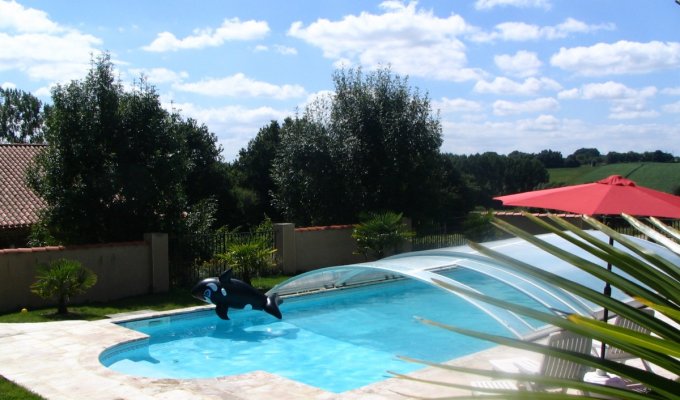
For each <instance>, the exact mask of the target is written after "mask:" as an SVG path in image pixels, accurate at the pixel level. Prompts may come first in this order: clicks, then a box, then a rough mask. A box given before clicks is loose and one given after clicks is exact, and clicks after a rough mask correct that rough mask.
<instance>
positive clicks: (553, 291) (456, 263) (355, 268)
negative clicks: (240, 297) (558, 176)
mask: <svg viewBox="0 0 680 400" xmlns="http://www.w3.org/2000/svg"><path fill="white" fill-rule="evenodd" d="M588 232H589V233H590V234H591V235H593V236H594V237H596V238H598V239H600V240H602V241H604V242H606V241H608V237H607V236H606V235H605V234H603V233H602V232H599V231H588ZM538 237H539V238H541V239H543V240H544V241H546V242H548V243H550V244H553V245H557V246H559V247H560V248H562V249H563V250H566V251H568V252H570V253H572V254H574V255H577V256H580V257H582V258H584V259H587V260H589V261H592V262H594V263H598V264H603V262H602V261H601V260H599V259H597V258H595V257H594V256H592V255H590V254H589V253H587V252H585V251H584V250H582V249H580V248H578V247H577V246H575V245H573V244H571V243H569V242H567V241H565V240H564V239H561V238H560V237H559V236H557V235H555V234H552V233H551V234H544V235H538ZM629 239H631V240H633V241H635V242H636V243H638V244H639V245H641V246H643V247H645V248H647V249H648V250H650V251H653V252H655V253H657V254H659V255H661V256H663V257H664V258H666V259H668V260H669V261H671V262H673V263H675V264H676V265H680V257H678V256H677V255H676V254H674V253H672V252H670V251H669V250H668V249H666V248H665V247H662V246H659V245H656V244H654V243H652V242H649V241H646V240H643V239H639V238H634V237H629ZM484 246H485V247H488V248H490V249H492V250H495V251H497V252H501V253H503V254H505V255H507V256H510V257H512V258H515V259H517V260H520V261H523V262H525V263H527V264H530V265H533V266H536V267H539V268H542V269H544V270H546V271H548V272H552V273H554V274H556V275H559V276H562V277H565V278H568V279H570V280H572V281H574V282H577V283H580V284H582V285H584V286H586V287H589V288H591V289H593V290H596V291H600V290H601V288H602V286H603V285H604V282H603V281H601V280H600V279H597V278H595V277H594V276H592V275H590V274H588V273H586V272H584V271H582V270H580V269H578V268H576V267H574V266H573V265H571V264H570V263H568V262H565V261H563V260H561V259H559V258H557V257H555V256H552V255H550V254H548V253H546V252H544V251H542V250H540V249H538V248H537V247H535V246H533V245H532V244H530V243H528V242H526V241H524V240H522V239H518V238H513V239H506V240H499V241H493V242H486V243H484ZM621 249H622V248H621ZM623 250H624V251H626V250H625V249H623ZM460 268H464V269H467V270H469V271H473V272H474V273H476V274H481V275H483V276H485V277H487V278H491V279H494V280H497V281H498V282H501V283H503V284H505V285H508V286H509V287H511V288H513V289H515V290H517V291H519V292H521V293H522V294H524V295H526V296H528V297H530V298H531V299H533V300H534V301H535V302H536V303H538V304H540V305H542V306H543V307H545V308H546V309H548V310H552V311H553V312H555V313H569V314H573V313H575V314H580V315H587V316H595V315H597V313H598V312H600V311H601V310H602V308H601V307H600V306H598V305H596V304H593V303H591V302H589V301H586V300H584V299H582V298H580V297H578V296H575V295H573V294H571V293H569V292H566V291H564V290H563V289H561V288H559V287H556V286H553V285H551V284H549V283H546V282H543V281H536V280H535V279H533V278H532V277H530V276H526V275H523V274H521V273H519V272H518V271H516V270H513V269H512V268H510V267H509V266H507V265H505V264H503V263H501V262H498V261H496V260H494V259H491V258H489V257H486V256H483V255H481V254H479V253H478V252H476V251H475V250H473V249H472V248H470V247H469V246H458V247H450V248H445V249H438V250H428V251H419V252H411V253H404V254H399V255H395V256H392V257H388V258H384V259H381V260H378V261H372V262H366V263H360V264H352V265H343V266H337V267H328V268H322V269H318V270H314V271H310V272H307V273H304V274H301V275H298V276H296V277H293V278H291V279H289V280H287V281H285V282H283V283H281V284H279V285H278V286H275V287H274V288H272V289H271V290H270V291H269V292H268V293H267V294H272V293H278V294H279V295H282V296H286V295H293V294H304V293H319V292H324V291H330V290H342V289H348V288H352V287H357V286H361V285H366V284H373V283H377V282H388V281H391V280H395V279H415V280H418V281H421V282H424V283H426V284H430V285H431V286H432V289H433V290H446V291H449V293H451V295H454V296H460V297H461V298H463V299H464V300H465V301H467V302H468V303H469V304H470V306H473V307H477V308H478V309H479V310H481V311H482V312H484V313H486V314H488V315H489V316H491V317H492V318H494V319H495V320H496V321H498V322H499V323H500V324H501V325H503V326H504V327H505V328H506V329H507V330H508V332H510V333H512V334H513V335H514V336H516V337H524V338H527V337H531V336H535V335H540V334H541V333H540V331H542V330H544V328H546V327H545V326H543V327H537V325H536V323H535V321H534V323H533V324H532V323H531V321H529V320H528V319H527V318H526V317H524V316H522V315H519V314H516V313H513V312H511V311H508V310H506V309H503V308H500V307H496V306H492V305H490V304H486V303H483V302H480V301H477V300H475V299H472V298H469V297H466V296H464V295H461V294H459V293H456V292H454V291H450V290H448V289H445V288H443V287H441V286H439V285H437V284H436V283H435V282H434V280H435V279H436V280H439V281H443V282H447V283H449V284H450V285H453V286H457V287H465V288H467V289H472V288H470V287H468V286H467V285H465V284H463V283H461V282H458V281H456V280H455V274H451V272H452V271H455V270H456V269H460ZM603 268H606V266H605V265H604V264H603ZM615 272H617V273H619V274H621V275H623V276H625V277H626V278H629V279H631V278H630V277H629V276H627V275H626V274H624V273H622V272H621V271H620V270H619V271H616V269H615ZM472 290H476V291H480V292H482V293H483V294H486V295H490V296H494V293H484V288H483V287H481V288H480V287H477V288H474V289H472ZM612 297H613V298H615V299H618V300H621V301H624V302H628V301H632V299H631V298H630V297H629V296H628V295H626V294H625V293H623V292H622V291H620V290H618V289H616V288H613V290H612ZM527 332H528V333H527Z"/></svg>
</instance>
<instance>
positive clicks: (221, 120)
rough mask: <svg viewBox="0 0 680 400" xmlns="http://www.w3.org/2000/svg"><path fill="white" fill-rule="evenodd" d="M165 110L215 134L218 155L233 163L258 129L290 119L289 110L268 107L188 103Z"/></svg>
mask: <svg viewBox="0 0 680 400" xmlns="http://www.w3.org/2000/svg"><path fill="white" fill-rule="evenodd" d="M164 107H165V108H166V109H172V108H174V109H175V110H179V112H180V114H182V115H183V116H185V117H191V118H194V119H195V120H197V121H200V122H201V123H204V124H205V125H206V126H207V127H208V129H209V130H210V131H211V132H214V133H215V135H217V139H218V142H219V143H220V144H221V145H222V146H223V147H224V149H223V153H222V155H223V156H224V158H225V160H226V161H233V160H234V159H236V157H237V156H238V152H239V150H241V149H242V148H245V147H246V146H247V145H248V141H249V140H250V139H252V138H253V137H255V135H256V134H257V132H258V130H259V129H260V128H262V127H263V126H265V125H268V124H269V122H270V121H271V120H276V121H282V120H283V119H284V118H286V117H288V116H290V111H287V110H286V111H284V110H277V109H274V108H271V107H258V108H246V107H242V106H224V107H212V108H202V107H198V106H196V105H194V104H191V103H180V104H178V103H174V104H164Z"/></svg>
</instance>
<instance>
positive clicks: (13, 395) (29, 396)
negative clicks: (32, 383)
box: [0, 376, 43, 400]
mask: <svg viewBox="0 0 680 400" xmlns="http://www.w3.org/2000/svg"><path fill="white" fill-rule="evenodd" d="M0 398H2V400H42V399H43V398H42V397H40V396H38V395H37V394H35V393H33V392H31V391H29V390H26V389H24V388H23V387H21V386H19V385H15V384H14V383H12V382H10V381H8V380H7V379H5V378H3V377H2V376H0Z"/></svg>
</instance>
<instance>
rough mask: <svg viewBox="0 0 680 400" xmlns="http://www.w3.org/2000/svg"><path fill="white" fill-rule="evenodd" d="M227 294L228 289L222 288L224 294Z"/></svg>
mask: <svg viewBox="0 0 680 400" xmlns="http://www.w3.org/2000/svg"><path fill="white" fill-rule="evenodd" d="M226 295H227V289H225V288H222V296H226Z"/></svg>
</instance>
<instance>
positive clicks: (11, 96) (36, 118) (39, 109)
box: [0, 87, 49, 143]
mask: <svg viewBox="0 0 680 400" xmlns="http://www.w3.org/2000/svg"><path fill="white" fill-rule="evenodd" d="M48 112H49V107H45V108H43V105H42V102H41V101H40V100H38V98H37V97H35V96H33V95H32V94H30V93H26V92H24V91H21V90H18V89H3V88H1V87H0V143H2V142H7V143H42V142H43V131H44V119H45V113H48Z"/></svg>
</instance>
